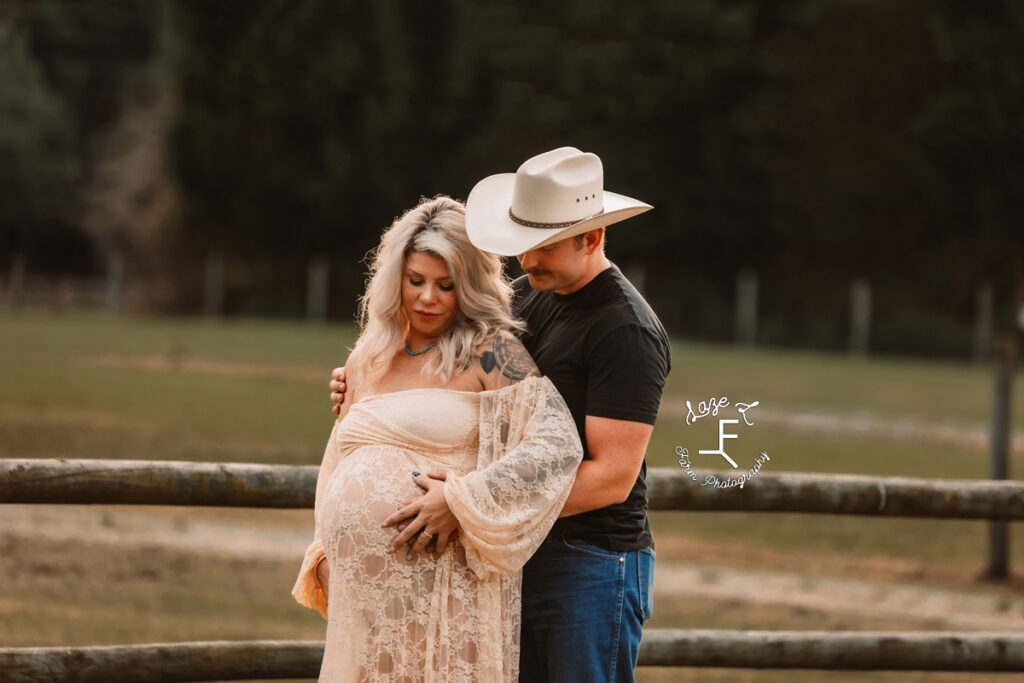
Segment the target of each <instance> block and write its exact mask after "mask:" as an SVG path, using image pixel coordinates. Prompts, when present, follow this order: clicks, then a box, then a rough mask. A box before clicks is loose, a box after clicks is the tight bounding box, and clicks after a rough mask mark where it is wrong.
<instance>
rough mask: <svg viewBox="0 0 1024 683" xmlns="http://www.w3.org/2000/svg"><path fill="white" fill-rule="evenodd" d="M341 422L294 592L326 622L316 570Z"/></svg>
mask: <svg viewBox="0 0 1024 683" xmlns="http://www.w3.org/2000/svg"><path fill="white" fill-rule="evenodd" d="M340 425H341V423H340V422H335V423H334V429H332V430H331V437H330V438H329V439H328V440H327V448H326V449H325V450H324V459H323V462H322V463H321V464H320V473H319V474H318V475H317V478H316V502H315V504H314V507H313V542H312V543H310V544H309V547H308V548H306V555H305V557H304V558H303V560H302V567H301V568H300V569H299V576H298V578H297V579H296V580H295V586H294V587H293V588H292V596H293V597H294V598H295V600H296V601H297V602H298V603H299V604H300V605H303V606H304V607H309V608H310V609H315V610H317V611H318V612H320V614H321V616H323V618H324V619H326V618H327V598H326V596H325V595H324V589H323V586H321V585H320V581H319V579H317V577H316V566H317V565H318V564H319V563H320V560H322V559H323V558H324V557H326V555H325V554H324V548H323V544H322V543H321V542H320V514H321V512H322V510H321V508H322V506H323V501H324V493H325V491H326V489H327V483H328V482H329V481H330V479H331V475H332V474H334V469H335V467H336V465H337V463H338V449H337V442H336V435H337V433H338V429H339V426H340Z"/></svg>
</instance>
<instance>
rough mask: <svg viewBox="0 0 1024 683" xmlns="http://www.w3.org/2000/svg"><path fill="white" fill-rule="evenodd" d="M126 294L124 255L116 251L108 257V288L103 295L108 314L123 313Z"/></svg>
mask: <svg viewBox="0 0 1024 683" xmlns="http://www.w3.org/2000/svg"><path fill="white" fill-rule="evenodd" d="M123 294H124V255H123V254H121V252H118V251H114V252H111V253H110V254H108V255H107V288H106V291H105V292H104V295H103V304H104V308H106V310H107V313H109V314H111V315H117V314H118V313H120V312H121V303H122V301H123V298H124V297H123Z"/></svg>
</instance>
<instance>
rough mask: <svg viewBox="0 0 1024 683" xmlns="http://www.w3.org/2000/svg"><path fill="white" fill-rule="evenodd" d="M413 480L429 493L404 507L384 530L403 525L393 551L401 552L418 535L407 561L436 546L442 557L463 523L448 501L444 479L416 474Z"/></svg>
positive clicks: (393, 543)
mask: <svg viewBox="0 0 1024 683" xmlns="http://www.w3.org/2000/svg"><path fill="white" fill-rule="evenodd" d="M413 479H414V480H415V482H416V484H417V485H418V486H419V487H420V488H422V489H425V490H426V493H425V494H423V495H422V496H420V497H419V498H417V499H416V500H413V501H411V502H409V503H407V504H404V505H403V506H402V507H401V508H400V509H399V510H398V512H395V513H394V514H392V515H391V516H390V517H388V518H387V519H385V520H384V524H383V525H382V526H385V527H389V526H394V525H396V524H397V525H399V529H400V532H399V534H398V536H396V537H395V539H394V540H393V541H392V542H391V548H392V549H393V550H399V549H400V548H401V547H402V546H403V545H405V544H407V543H409V542H410V541H411V540H412V539H413V537H415V536H417V535H418V538H417V539H416V541H415V542H414V543H413V544H412V546H411V548H410V549H409V552H408V555H407V558H408V557H409V556H411V554H412V553H413V552H424V551H426V548H427V546H428V545H430V544H432V543H433V544H435V547H434V554H435V555H438V556H440V555H441V553H443V552H444V549H445V548H446V547H447V546H448V542H449V541H450V540H452V539H453V538H454V535H453V534H456V533H457V531H458V527H459V520H458V519H456V518H455V515H453V514H452V511H451V510H450V509H449V508H448V501H446V500H445V498H444V475H443V474H439V473H434V472H432V473H431V474H430V475H429V476H428V475H424V474H419V473H416V474H414V475H413ZM403 522H404V524H403Z"/></svg>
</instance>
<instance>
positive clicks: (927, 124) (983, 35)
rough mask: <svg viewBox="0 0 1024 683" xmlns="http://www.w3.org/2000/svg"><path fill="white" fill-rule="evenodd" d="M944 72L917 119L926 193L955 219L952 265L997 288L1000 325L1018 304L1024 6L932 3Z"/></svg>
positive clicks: (1023, 194) (1022, 276)
mask: <svg viewBox="0 0 1024 683" xmlns="http://www.w3.org/2000/svg"><path fill="white" fill-rule="evenodd" d="M930 26H931V30H932V36H933V38H934V42H935V46H936V49H937V51H938V54H939V56H940V57H941V59H942V60H943V62H944V63H945V64H946V68H947V71H948V77H947V78H946V79H945V80H944V82H943V85H942V87H941V88H940V89H937V91H936V92H935V94H934V97H933V98H932V99H931V100H930V101H929V102H928V103H927V106H925V107H922V110H921V112H920V114H919V117H918V119H917V120H916V121H915V126H916V130H917V131H918V134H919V136H920V146H919V153H920V154H921V157H922V168H924V169H926V170H927V171H928V175H927V177H928V179H929V181H930V183H929V189H930V191H931V199H932V201H934V202H935V203H936V204H937V205H938V206H939V207H941V208H942V209H943V210H945V211H948V212H949V214H950V216H951V218H952V221H953V223H954V224H955V226H956V231H955V235H954V239H952V240H951V241H950V247H951V250H953V251H955V260H956V268H957V270H961V271H967V272H969V273H970V276H971V277H972V279H973V280H974V281H975V282H982V281H988V282H990V283H992V284H993V285H994V286H995V288H996V291H997V293H998V294H997V298H998V301H999V304H1000V305H999V308H1000V310H1001V315H1000V316H999V318H998V322H997V325H998V326H999V327H1001V328H1003V329H1006V328H1010V327H1012V326H1014V325H1015V322H1016V321H1015V320H1014V318H1015V316H1016V311H1017V308H1018V307H1020V306H1021V305H1024V224H1022V220H1024V219H1022V217H1024V5H1022V4H1021V3H1019V2H1016V1H1014V0H993V1H992V2H986V3H960V2H951V1H948V0H946V1H943V2H937V3H934V7H933V11H932V15H931V22H930Z"/></svg>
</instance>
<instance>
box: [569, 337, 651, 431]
mask: <svg viewBox="0 0 1024 683" xmlns="http://www.w3.org/2000/svg"><path fill="white" fill-rule="evenodd" d="M668 371H669V357H668V344H667V341H666V340H664V339H662V338H660V336H659V335H658V334H656V333H655V332H653V331H651V330H648V329H646V328H645V327H643V326H642V325H636V324H633V325H625V326H623V327H619V328H617V329H615V330H613V331H612V332H610V333H609V334H607V335H604V336H603V337H602V338H601V339H599V340H595V341H594V343H593V344H592V345H591V346H590V348H589V349H588V350H587V407H586V414H587V415H592V416H594V417H608V418H612V419H616V420H629V421H630V422H644V423H646V424H651V425H653V424H654V421H655V420H656V419H657V417H658V408H659V406H660V405H661V390H662V389H663V388H664V386H665V378H666V377H668Z"/></svg>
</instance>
